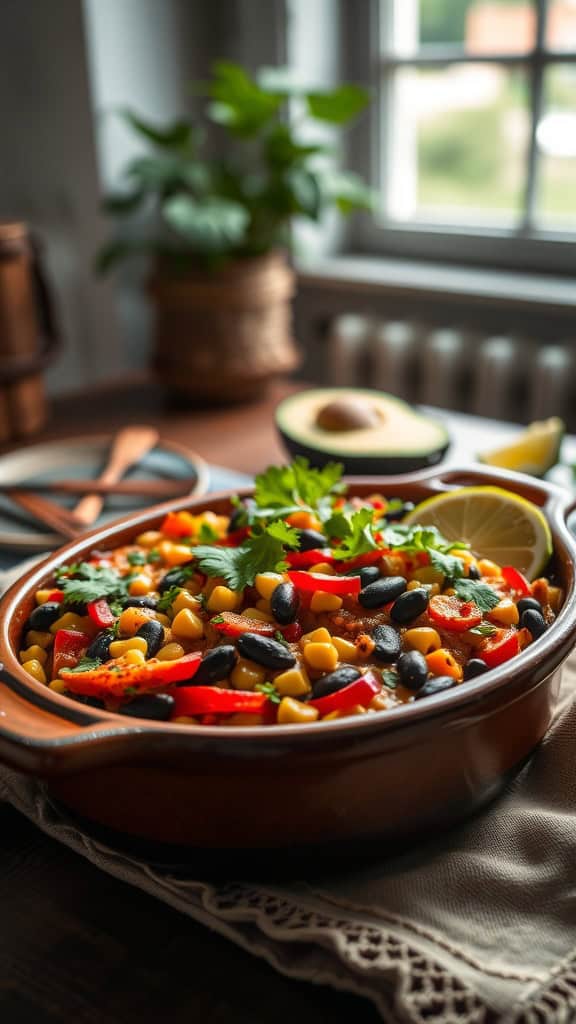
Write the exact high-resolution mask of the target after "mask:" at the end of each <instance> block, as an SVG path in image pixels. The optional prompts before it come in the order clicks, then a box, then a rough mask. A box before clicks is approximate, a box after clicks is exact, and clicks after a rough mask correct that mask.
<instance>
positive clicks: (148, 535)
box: [136, 530, 162, 548]
mask: <svg viewBox="0 0 576 1024" xmlns="http://www.w3.org/2000/svg"><path fill="white" fill-rule="evenodd" d="M161 540H162V534H161V533H160V530H145V531H144V533H139V534H138V536H137V537H136V544H139V545H140V547H141V548H155V547H156V546H157V545H158V544H159V543H160V541H161Z"/></svg>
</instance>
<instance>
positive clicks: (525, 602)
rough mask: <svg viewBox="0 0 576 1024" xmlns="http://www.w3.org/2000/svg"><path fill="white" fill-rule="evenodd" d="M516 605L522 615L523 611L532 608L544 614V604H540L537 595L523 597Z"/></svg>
mask: <svg viewBox="0 0 576 1024" xmlns="http://www.w3.org/2000/svg"><path fill="white" fill-rule="evenodd" d="M516 607H517V609H518V613H519V614H520V615H522V614H523V612H527V611H529V610H530V609H531V610H532V611H534V612H540V614H542V605H541V604H540V601H537V600H536V598H535V597H521V598H520V600H519V601H518V604H517V605H516Z"/></svg>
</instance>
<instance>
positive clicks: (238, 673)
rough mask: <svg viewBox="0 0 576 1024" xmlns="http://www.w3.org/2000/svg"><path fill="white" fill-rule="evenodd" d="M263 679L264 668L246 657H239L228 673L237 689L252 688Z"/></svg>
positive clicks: (264, 676)
mask: <svg viewBox="0 0 576 1024" xmlns="http://www.w3.org/2000/svg"><path fill="white" fill-rule="evenodd" d="M265 679H266V669H265V668H264V667H263V666H262V665H257V664H256V662H255V661H249V660H248V659H247V658H240V659H239V660H238V663H237V664H236V665H235V666H234V668H233V669H232V672H231V674H230V682H231V683H232V686H234V687H235V688H236V689H237V690H253V689H254V687H255V686H259V685H260V684H261V683H263V682H264V681H265Z"/></svg>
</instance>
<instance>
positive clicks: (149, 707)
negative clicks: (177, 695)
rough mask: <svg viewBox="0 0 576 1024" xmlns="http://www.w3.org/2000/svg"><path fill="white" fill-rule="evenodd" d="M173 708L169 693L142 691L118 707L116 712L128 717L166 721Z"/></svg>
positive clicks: (172, 700) (172, 698)
mask: <svg viewBox="0 0 576 1024" xmlns="http://www.w3.org/2000/svg"><path fill="white" fill-rule="evenodd" d="M173 708H174V697H171V696H170V694H169V693H144V694H142V696H141V697H135V698H134V700H131V701H130V703H129V704H123V705H122V707H120V708H118V711H117V714H119V715H128V716H129V717H130V718H151V719H154V720H155V721H157V722H167V721H168V719H169V718H170V717H171V715H172V710H173Z"/></svg>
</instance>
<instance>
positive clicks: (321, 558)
mask: <svg viewBox="0 0 576 1024" xmlns="http://www.w3.org/2000/svg"><path fill="white" fill-rule="evenodd" d="M286 561H287V562H288V565H289V566H291V567H292V569H309V568H310V566H311V565H318V564H319V563H320V562H326V563H327V564H328V565H335V564H336V559H335V558H334V555H333V554H332V552H331V550H330V548H324V549H322V548H311V549H310V551H288V552H287V553H286Z"/></svg>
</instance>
